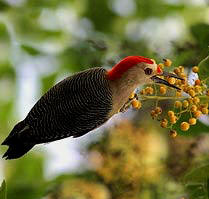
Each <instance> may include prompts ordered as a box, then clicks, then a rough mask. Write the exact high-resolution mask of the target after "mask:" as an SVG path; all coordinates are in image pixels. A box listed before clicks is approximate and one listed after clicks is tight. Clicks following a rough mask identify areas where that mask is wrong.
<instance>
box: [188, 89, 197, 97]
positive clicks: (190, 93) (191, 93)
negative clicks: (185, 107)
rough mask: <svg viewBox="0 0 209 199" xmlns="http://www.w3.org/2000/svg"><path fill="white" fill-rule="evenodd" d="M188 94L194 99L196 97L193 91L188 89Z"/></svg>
mask: <svg viewBox="0 0 209 199" xmlns="http://www.w3.org/2000/svg"><path fill="white" fill-rule="evenodd" d="M188 93H189V95H190V96H191V97H194V96H195V95H196V93H195V91H194V90H193V89H190V90H189V92H188Z"/></svg>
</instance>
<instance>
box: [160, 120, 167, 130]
mask: <svg viewBox="0 0 209 199" xmlns="http://www.w3.org/2000/svg"><path fill="white" fill-rule="evenodd" d="M167 125H168V120H166V119H162V121H161V122H160V126H161V127H162V128H166V127H167Z"/></svg>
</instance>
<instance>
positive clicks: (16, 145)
mask: <svg viewBox="0 0 209 199" xmlns="http://www.w3.org/2000/svg"><path fill="white" fill-rule="evenodd" d="M28 131H30V128H29V127H28V126H27V125H25V124H24V121H21V122H19V123H18V124H17V125H15V127H14V128H13V130H12V131H11V133H10V134H9V136H8V137H7V138H6V139H5V140H4V142H3V143H2V145H8V146H9V148H8V150H7V151H6V153H5V154H4V155H3V158H6V159H16V158H19V157H21V156H23V155H24V154H25V153H27V152H28V151H29V150H30V149H31V148H33V146H34V145H35V144H33V143H30V142H28V141H26V140H25V138H26V137H27V136H25V135H27V134H28V133H29V132H28Z"/></svg>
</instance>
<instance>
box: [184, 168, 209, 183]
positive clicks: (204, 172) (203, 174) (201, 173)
mask: <svg viewBox="0 0 209 199" xmlns="http://www.w3.org/2000/svg"><path fill="white" fill-rule="evenodd" d="M208 179H209V165H205V166H202V167H199V168H196V169H194V170H192V171H191V172H189V173H187V174H186V175H185V176H184V179H183V180H184V183H193V184H197V183H206V182H207V180H208Z"/></svg>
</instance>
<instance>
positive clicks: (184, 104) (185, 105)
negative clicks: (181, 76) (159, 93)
mask: <svg viewBox="0 0 209 199" xmlns="http://www.w3.org/2000/svg"><path fill="white" fill-rule="evenodd" d="M188 106H189V102H188V101H187V100H184V101H183V107H184V108H187V107H188Z"/></svg>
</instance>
